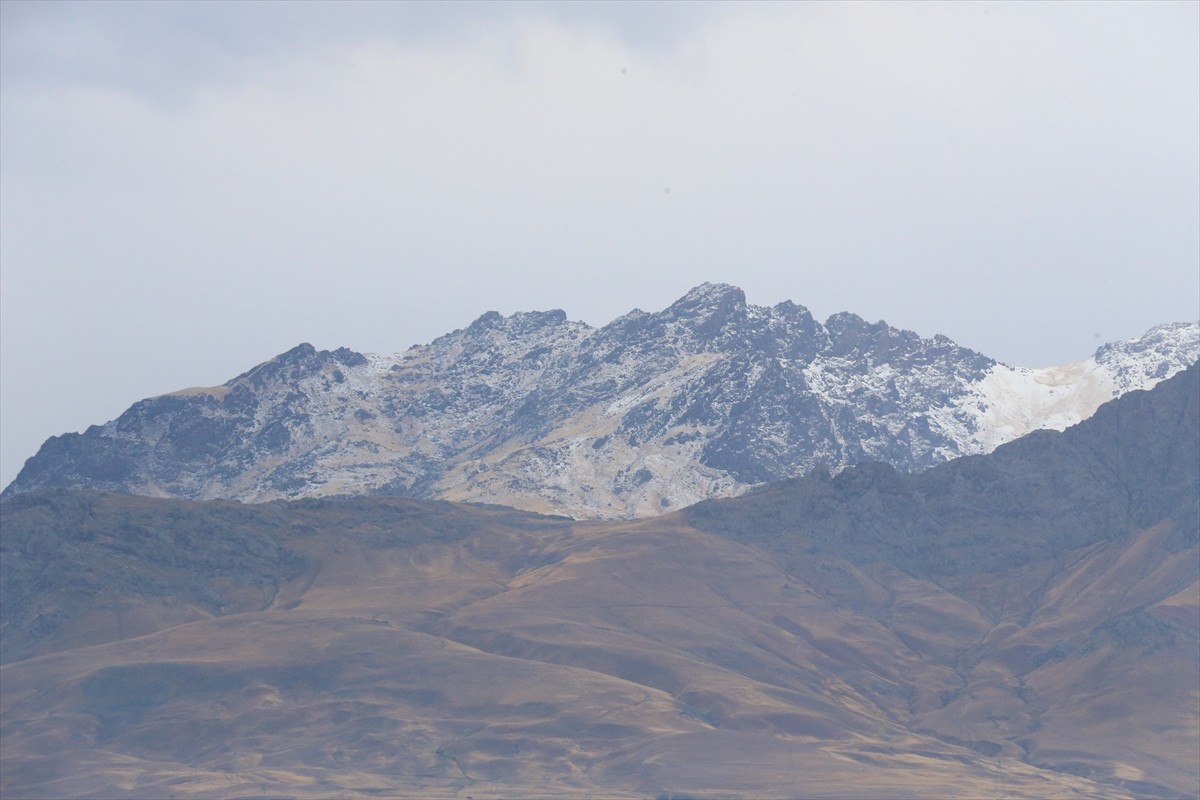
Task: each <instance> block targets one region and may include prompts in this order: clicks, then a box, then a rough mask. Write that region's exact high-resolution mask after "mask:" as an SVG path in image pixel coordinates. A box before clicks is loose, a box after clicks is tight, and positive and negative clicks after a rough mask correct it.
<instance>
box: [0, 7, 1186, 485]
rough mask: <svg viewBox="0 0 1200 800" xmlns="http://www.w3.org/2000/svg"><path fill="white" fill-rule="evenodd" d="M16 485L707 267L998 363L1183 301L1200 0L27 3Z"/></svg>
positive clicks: (605, 309)
mask: <svg viewBox="0 0 1200 800" xmlns="http://www.w3.org/2000/svg"><path fill="white" fill-rule="evenodd" d="M0 9H2V13H3V24H2V25H0V31H3V42H2V43H0V44H2V47H0V53H2V57H3V71H2V73H0V74H2V78H0V80H2V84H0V87H2V90H3V103H2V105H0V128H2V130H0V134H2V136H0V159H2V162H3V163H2V166H3V169H2V171H0V175H2V181H3V183H2V186H0V190H2V191H0V234H2V242H3V266H2V272H0V277H2V279H3V293H2V294H0V303H2V304H3V314H2V315H0V353H2V356H3V357H2V359H0V370H2V371H3V382H2V385H0V392H2V393H3V396H2V398H0V401H2V402H0V413H2V414H3V426H2V429H3V435H4V444H3V448H2V450H3V452H2V453H0V456H2V462H3V463H2V465H0V466H2V473H3V481H4V482H7V481H8V480H10V479H11V478H12V477H13V476H14V475H15V472H16V470H17V469H18V468H19V465H20V462H21V461H22V460H23V459H24V458H26V457H28V456H29V455H32V453H33V451H34V450H35V449H36V447H37V445H38V444H39V443H40V442H41V440H43V439H44V438H45V437H46V436H48V435H51V434H54V433H59V432H62V431H64V430H71V429H78V428H81V427H83V426H85V425H86V424H88V423H92V422H103V421H105V420H107V419H109V418H111V417H113V416H115V415H116V414H117V413H119V412H120V411H121V410H123V409H124V408H125V407H126V406H128V405H129V404H130V403H131V402H133V401H134V400H136V399H139V398H140V397H142V396H146V395H150V394H154V393H160V392H165V391H169V390H172V389H176V388H180V387H181V386H184V385H188V384H197V383H215V382H220V381H223V380H225V379H227V378H230V377H232V376H233V375H234V374H236V373H237V372H239V371H241V370H243V369H245V368H248V367H249V366H251V365H252V364H254V363H256V362H258V361H261V360H263V359H265V358H268V357H270V356H271V355H274V354H275V353H277V352H279V351H282V350H284V349H286V348H288V347H290V346H292V345H294V344H296V343H297V342H299V341H311V342H313V343H314V344H316V345H317V346H319V347H337V346H342V345H345V346H348V347H351V348H354V349H359V350H377V351H395V350H402V349H404V348H405V347H407V346H408V345H409V344H412V343H414V342H422V341H427V340H429V339H430V338H432V337H434V336H436V335H438V334H440V333H443V332H446V331H448V330H450V329H452V328H456V327H461V326H463V325H465V324H467V323H469V322H470V321H471V320H472V319H473V318H474V317H476V316H478V314H480V313H482V312H483V311H486V310H489V309H493V308H494V309H497V310H499V311H502V312H505V313H509V312H512V311H515V310H522V309H544V308H552V307H562V308H564V309H565V310H566V311H567V312H568V314H569V315H570V316H571V317H573V318H577V319H584V320H587V321H588V322H591V323H592V324H603V323H605V322H608V321H609V320H611V319H612V318H613V317H615V316H617V315H619V314H621V313H624V312H625V311H628V310H629V309H630V308H632V307H634V306H641V307H643V308H647V309H657V308H661V307H663V306H665V305H666V304H668V303H669V302H671V301H672V300H673V299H675V298H676V297H677V296H678V295H680V294H682V293H683V292H684V291H686V290H687V289H688V288H689V287H691V286H692V285H695V284H697V283H699V282H701V281H703V280H721V281H726V282H730V283H736V284H739V285H741V286H743V288H745V289H746V290H747V293H748V295H749V298H750V300H751V301H752V302H758V303H764V304H774V303H776V302H779V301H781V300H784V299H792V300H794V301H796V302H798V303H801V304H803V305H807V306H809V307H810V308H811V309H812V310H813V311H814V313H815V314H817V315H818V316H819V317H821V318H823V317H825V316H827V315H829V314H831V313H834V312H836V311H841V310H851V311H855V312H857V313H860V314H862V315H863V316H867V317H869V318H872V319H876V318H881V317H882V318H885V319H887V320H888V321H889V322H891V323H893V324H897V325H901V326H904V327H910V328H913V329H916V330H917V331H918V332H920V333H922V334H923V335H932V334H934V333H945V334H947V335H949V336H951V337H952V338H954V339H956V340H957V341H959V342H960V343H962V344H964V345H967V346H971V347H975V348H977V349H979V350H981V351H983V352H985V353H987V354H989V355H993V356H995V357H998V358H1001V359H1004V360H1007V361H1010V362H1012V363H1020V364H1028V365H1041V364H1046V363H1055V362H1062V361H1067V360H1072V359H1075V358H1082V357H1086V356H1087V355H1088V354H1089V353H1090V350H1091V349H1092V348H1094V347H1095V346H1096V345H1097V344H1098V343H1099V342H1098V341H1097V337H1096V335H1097V334H1099V337H1100V338H1101V339H1105V340H1106V339H1112V338H1123V337H1128V336H1133V335H1137V334H1140V333H1141V332H1142V331H1143V330H1144V329H1145V328H1147V327H1149V326H1151V325H1153V324H1156V323H1159V322H1165V321H1174V320H1180V319H1194V318H1196V317H1197V316H1198V315H1200V309H1198V304H1200V300H1198V299H1197V298H1198V296H1200V277H1198V276H1197V275H1198V269H1197V265H1198V263H1200V222H1198V220H1200V197H1198V195H1200V188H1198V187H1200V152H1198V150H1200V147H1198V145H1197V142H1198V141H1200V122H1198V118H1200V54H1198V45H1197V41H1198V40H1200V37H1198V35H1197V34H1198V33H1200V6H1198V5H1197V4H1194V3H1176V4H1171V3H1154V4H1150V3H1128V4H1118V3H1106V4H1094V5H1093V4H1086V3H1071V4H1065V3H1064V4H1011V3H1002V4H986V3H964V4H906V3H883V4H868V3H835V4H823V3H800V4H777V3H771V4H707V3H705V4H663V3H635V4H612V3H591V4H579V3H570V4H542V3H529V4H525V3H515V4H498V3H478V4H476V3H431V4H421V3H404V4H381V3H364V4H325V3H310V2H301V3H262V4H234V3H144V4H106V3H96V2H88V3H35V4H25V3H15V2H11V0H6V2H4V3H3V4H0Z"/></svg>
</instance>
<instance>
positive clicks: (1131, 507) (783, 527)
mask: <svg viewBox="0 0 1200 800" xmlns="http://www.w3.org/2000/svg"><path fill="white" fill-rule="evenodd" d="M688 515H689V519H690V521H691V522H692V524H694V525H696V526H697V527H700V528H704V529H707V530H712V531H715V532H720V533H723V534H725V535H729V536H733V537H734V538H737V539H739V540H742V541H752V542H755V543H758V544H764V545H767V546H770V547H773V548H778V549H779V551H780V552H782V553H791V554H792V555H793V556H797V555H799V554H801V553H803V554H812V553H815V552H824V553H829V554H836V555H837V556H838V557H840V558H845V559H848V560H850V561H855V562H862V561H870V560H876V559H880V558H882V559H884V560H887V561H889V562H891V563H894V564H897V565H900V566H901V567H902V568H904V569H906V570H909V571H912V572H914V573H918V574H925V575H929V576H934V577H946V576H955V575H962V574H965V573H970V572H975V571H982V572H988V571H993V572H999V571H1001V570H1005V569H1011V568H1013V567H1015V566H1020V565H1024V564H1029V563H1032V562H1037V561H1039V560H1044V559H1047V558H1051V557H1053V556H1055V555H1056V554H1059V553H1062V552H1064V551H1067V550H1072V549H1075V548H1079V547H1084V546H1086V545H1088V544H1091V543H1093V542H1095V541H1098V540H1101V539H1118V538H1120V537H1122V536H1124V535H1126V534H1127V533H1129V532H1130V531H1134V530H1141V529H1146V528H1150V527H1152V526H1154V525H1156V524H1158V523H1159V522H1161V521H1162V520H1164V519H1170V520H1172V521H1173V522H1174V525H1175V528H1174V533H1173V536H1174V539H1173V540H1172V541H1173V543H1174V544H1173V545H1172V546H1174V547H1176V548H1177V549H1179V550H1182V549H1186V548H1189V547H1194V546H1195V545H1196V544H1197V541H1198V539H1200V366H1198V365H1193V366H1192V367H1190V368H1188V369H1187V370H1185V371H1184V372H1182V373H1180V374H1178V375H1176V376H1175V377H1173V378H1170V379H1168V380H1166V381H1164V382H1163V383H1161V384H1160V385H1158V386H1156V387H1155V388H1154V389H1153V390H1152V391H1149V392H1143V391H1137V392H1131V393H1129V394H1128V395H1125V396H1123V397H1121V398H1118V399H1117V400H1114V401H1112V402H1111V403H1107V404H1105V405H1104V406H1102V407H1101V408H1100V409H1099V410H1098V411H1097V412H1096V414H1095V416H1093V417H1092V418H1091V419H1089V420H1086V421H1085V422H1083V423H1080V424H1079V425H1077V426H1075V427H1073V428H1069V429H1068V430H1066V431H1062V432H1055V431H1039V432H1036V433H1033V434H1030V435H1028V436H1025V437H1023V438H1021V439H1018V440H1017V441H1015V442H1011V443H1009V444H1006V445H1002V446H1001V447H999V448H997V449H996V450H995V452H993V453H991V454H989V455H986V456H967V457H964V458H960V459H957V460H955V461H952V462H950V463H948V464H943V465H941V466H938V467H934V468H932V469H929V470H926V471H924V472H921V473H919V474H913V475H903V474H901V473H899V472H897V471H896V470H894V469H893V468H892V467H890V466H887V465H884V464H864V465H861V466H858V467H851V468H849V469H846V470H845V471H843V472H841V473H840V474H838V475H836V476H834V477H832V478H831V477H830V476H829V474H828V473H815V474H813V475H810V476H808V477H805V478H801V479H797V480H794V481H789V482H786V483H783V484H779V485H776V486H771V487H769V488H767V489H765V490H763V491H761V492H756V493H751V494H748V495H746V496H744V497H740V498H734V499H729V500H716V501H711V502H706V503H701V504H699V505H697V506H695V507H693V508H692V509H690V510H689V512H688Z"/></svg>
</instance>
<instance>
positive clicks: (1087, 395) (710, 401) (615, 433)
mask: <svg viewBox="0 0 1200 800" xmlns="http://www.w3.org/2000/svg"><path fill="white" fill-rule="evenodd" d="M1198 348H1200V326H1198V325H1197V324H1187V323H1181V324H1174V325H1164V326H1160V327H1158V328H1155V329H1153V330H1151V331H1150V332H1148V333H1147V334H1146V335H1145V336H1144V337H1142V338H1141V339H1137V340H1133V341H1130V342H1118V343H1113V344H1110V345H1106V346H1105V347H1102V348H1100V349H1099V350H1098V351H1097V352H1096V354H1095V355H1094V356H1093V357H1091V358H1089V359H1085V360H1082V361H1079V362H1076V363H1074V364H1070V365H1065V366H1063V367H1057V368H1050V369H1038V370H1035V369H1024V368H1014V367H1010V366H1006V365H1004V364H1000V363H997V362H996V361H994V360H992V359H990V358H987V357H986V356H984V355H981V354H979V353H976V352H974V351H971V350H968V349H966V348H963V347H960V346H958V345H956V344H955V343H954V342H952V341H951V340H949V339H947V338H946V337H944V336H935V337H933V338H930V339H925V338H921V337H920V336H918V335H917V334H915V333H913V332H911V331H903V330H898V329H896V328H892V327H890V326H888V325H887V324H886V323H883V322H877V323H869V322H867V321H865V320H863V319H861V318H860V317H857V316H855V315H853V314H848V313H841V314H835V315H834V316H832V317H830V318H829V319H828V320H827V321H826V322H825V323H824V324H821V323H819V322H817V321H816V320H815V319H814V318H813V317H812V315H811V314H810V313H809V312H808V311H807V310H806V309H805V308H803V307H802V306H798V305H795V304H793V303H790V302H783V303H780V304H778V305H776V306H774V307H771V308H765V307H760V306H755V305H751V304H748V303H747V302H746V300H745V296H744V294H743V293H742V291H741V290H740V289H737V288H735V287H732V286H727V285H719V284H703V285H701V286H699V287H697V288H695V289H693V290H692V291H690V292H688V293H687V294H686V295H685V296H684V297H682V298H680V299H679V300H678V301H677V302H675V303H674V304H673V305H671V306H670V307H669V308H667V309H665V310H663V311H661V312H657V313H647V312H643V311H638V310H635V311H633V312H631V313H629V314H627V315H625V316H623V317H620V318H619V319H617V320H615V321H613V322H611V323H610V324H608V325H606V326H604V327H602V328H599V329H596V328H592V327H589V326H588V325H586V324H584V323H581V322H573V321H569V320H568V319H567V318H566V315H565V314H564V313H563V312H562V311H548V312H529V313H517V314H513V315H512V316H509V317H503V316H501V315H500V314H497V313H495V312H489V313H487V314H484V315H483V316H481V317H480V318H479V319H477V320H476V321H475V322H473V323H472V324H471V325H470V326H468V327H467V328H465V329H462V330H457V331H454V332H453V333H450V334H447V335H445V336H443V337H441V338H439V339H436V340H435V341H433V342H432V343H430V344H428V345H423V346H415V347H413V348H411V349H409V350H408V351H407V352H405V353H402V354H398V355H392V356H380V355H371V354H361V353H357V352H354V351H351V350H348V349H346V348H341V349H338V350H333V351H318V350H316V349H314V348H313V347H312V346H310V345H307V344H305V345H300V346H299V347H296V348H294V349H293V350H290V351H288V352H287V353H284V354H282V355H280V356H278V357H277V358H275V359H272V360H271V361H268V362H266V363H264V364H261V365H259V366H258V367H255V368H254V369H252V370H250V371H248V372H246V373H244V374H243V375H240V376H238V377H236V378H234V379H233V380H231V381H229V382H228V383H226V384H224V385H222V386H217V387H210V388H197V389H188V390H184V391H181V392H176V393H173V394H168V395H163V396H161V397H155V398H150V399H147V400H143V401H141V402H139V403H137V404H135V405H134V406H133V407H132V408H130V409H129V410H128V411H126V412H125V413H124V414H122V415H121V416H120V417H119V418H118V419H116V420H114V421H111V422H108V423H106V424H104V425H97V426H93V427H91V428H89V429H88V430H87V431H85V432H84V433H82V434H73V433H68V434H64V435H62V436H57V437H53V438H51V439H50V440H48V441H47V442H46V443H45V444H44V445H43V447H42V448H41V450H40V451H39V452H38V453H37V455H35V456H34V457H33V458H32V459H30V460H29V461H28V462H27V463H26V465H25V468H24V469H23V470H22V471H21V473H20V474H19V475H18V476H17V478H16V480H14V481H13V483H12V484H11V485H10V486H9V487H7V488H6V489H5V491H4V495H3V496H4V497H11V496H12V495H13V494H16V493H19V492H24V491H29V490H32V489H37V488H49V487H61V488H91V489H98V490H104V491H115V492H123V493H130V494H141V495H148V496H162V497H178V498H186V499H215V498H227V499H237V500H242V501H264V500H272V499H291V498H299V497H312V496H325V495H341V494H347V495H360V494H383V495H399V496H408V497H422V498H438V499H446V500H466V501H479V502H492V503H500V504H505V505H510V506H514V507H518V508H523V509H526V510H531V511H537V512H543V513H547V512H549V513H561V514H568V515H571V516H575V517H579V518H629V517H638V516H652V515H654V514H659V513H663V512H666V511H671V510H675V509H679V508H682V507H685V506H687V505H690V504H693V503H695V502H699V501H701V500H705V499H710V498H714V497H726V496H733V495H737V494H740V493H742V492H743V491H745V490H746V489H747V488H749V487H751V486H754V485H757V484H762V483H766V482H770V481H777V480H783V479H787V478H793V477H797V476H801V475H805V474H807V473H808V472H810V471H811V470H813V469H814V468H818V467H822V468H825V469H828V470H831V471H834V472H836V471H838V470H841V469H843V468H845V467H846V466H849V465H852V464H858V463H863V462H881V463H886V464H890V465H892V466H894V467H895V468H897V469H899V470H901V471H913V470H921V469H925V468H928V467H930V466H933V465H935V464H939V463H942V462H945V461H947V460H950V459H952V458H956V457H958V456H962V455H968V454H977V453H985V452H989V451H991V450H992V449H993V448H995V447H996V446H997V445H999V444H1002V443H1003V442H1005V441H1009V440H1011V439H1013V438H1016V437H1018V436H1021V435H1023V434H1025V433H1027V432H1029V431H1031V430H1035V429H1040V428H1054V429H1062V428H1065V427H1067V426H1068V425H1071V424H1074V423H1076V422H1078V421H1079V420H1081V419H1083V418H1086V417H1087V416H1088V415H1090V414H1091V413H1093V412H1094V411H1095V409H1096V408H1097V407H1098V406H1099V405H1100V404H1102V403H1104V402H1106V401H1108V400H1111V399H1112V398H1113V397H1117V396H1119V395H1121V394H1122V393H1124V392H1126V391H1129V390H1131V389H1138V388H1148V387H1149V386H1152V385H1154V383H1156V382H1157V381H1159V380H1162V379H1164V378H1166V377H1169V376H1170V375H1173V374H1175V373H1176V372H1178V371H1179V370H1181V369H1183V368H1184V367H1186V366H1187V365H1188V364H1191V363H1194V362H1195V361H1196V358H1197V355H1198Z"/></svg>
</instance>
